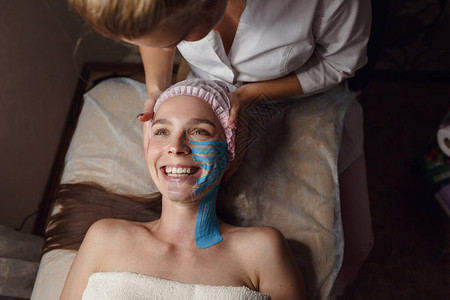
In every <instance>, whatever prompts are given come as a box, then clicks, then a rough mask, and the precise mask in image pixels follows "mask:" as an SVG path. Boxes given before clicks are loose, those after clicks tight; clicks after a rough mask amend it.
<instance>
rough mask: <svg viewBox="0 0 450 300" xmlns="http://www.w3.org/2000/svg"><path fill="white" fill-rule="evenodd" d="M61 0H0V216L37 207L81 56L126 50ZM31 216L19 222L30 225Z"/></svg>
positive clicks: (106, 56) (11, 220)
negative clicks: (88, 28)
mask: <svg viewBox="0 0 450 300" xmlns="http://www.w3.org/2000/svg"><path fill="white" fill-rule="evenodd" d="M83 30H84V29H83V22H82V21H80V20H79V18H77V16H75V15H74V13H73V12H72V11H70V10H69V9H68V7H67V4H66V1H64V0H47V1H46V0H14V1H10V0H0V34H1V35H0V36H1V38H0V223H2V224H5V225H8V226H11V227H18V226H19V225H20V222H21V220H22V219H23V218H24V217H25V216H27V215H28V214H30V213H32V212H33V211H35V210H37V207H38V204H39V202H40V200H41V197H42V195H43V192H44V188H45V184H46V182H47V179H48V176H49V172H50V169H51V166H52V163H53V159H54V157H55V153H56V148H57V146H58V142H59V139H60V135H61V132H62V129H63V126H64V121H65V118H66V115H67V112H68V108H69V105H70V102H71V100H72V95H73V93H74V90H75V86H76V83H77V80H78V79H77V73H76V70H75V69H76V67H75V65H76V64H77V65H78V67H80V68H81V65H82V63H83V62H84V61H120V59H121V58H122V57H123V56H124V55H125V54H126V53H127V52H128V51H129V49H127V48H124V47H122V46H120V45H119V44H117V43H115V42H109V41H107V40H106V39H104V38H100V37H99V36H98V35H97V34H91V35H90V36H89V37H88V38H87V39H85V40H84V41H83V42H82V44H81V48H80V51H79V53H78V58H77V59H76V63H75V62H74V60H73V59H72V51H73V48H74V45H75V43H76V40H77V38H78V36H79V34H80V33H81V32H82V31H83ZM33 225H34V219H31V220H29V221H28V222H27V225H26V227H25V229H24V231H26V232H31V230H32V227H33Z"/></svg>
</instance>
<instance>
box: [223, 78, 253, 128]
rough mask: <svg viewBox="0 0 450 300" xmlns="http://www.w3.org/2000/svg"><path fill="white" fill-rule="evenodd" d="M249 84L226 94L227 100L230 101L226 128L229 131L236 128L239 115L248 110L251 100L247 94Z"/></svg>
mask: <svg viewBox="0 0 450 300" xmlns="http://www.w3.org/2000/svg"><path fill="white" fill-rule="evenodd" d="M249 86H250V84H247V85H242V86H240V87H239V88H238V89H237V90H235V91H234V92H231V93H228V98H229V99H230V104H231V108H230V118H229V119H228V127H229V128H231V129H236V128H237V125H236V124H237V121H238V118H239V113H240V112H241V110H243V109H248V108H249V107H248V106H249V105H251V102H252V100H253V99H252V98H251V96H250V95H251V94H250V93H249V89H248V87H249Z"/></svg>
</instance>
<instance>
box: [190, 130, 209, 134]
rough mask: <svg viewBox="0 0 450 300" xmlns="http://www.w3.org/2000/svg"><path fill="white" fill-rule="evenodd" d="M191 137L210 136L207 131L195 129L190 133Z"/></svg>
mask: <svg viewBox="0 0 450 300" xmlns="http://www.w3.org/2000/svg"><path fill="white" fill-rule="evenodd" d="M192 134H193V135H210V134H209V132H208V131H206V130H204V129H196V130H194V131H193V133H192Z"/></svg>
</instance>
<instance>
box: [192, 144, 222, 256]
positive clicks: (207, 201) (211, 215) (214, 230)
mask: <svg viewBox="0 0 450 300" xmlns="http://www.w3.org/2000/svg"><path fill="white" fill-rule="evenodd" d="M189 143H191V144H192V145H195V146H203V147H202V148H196V147H192V149H191V151H192V153H194V156H193V159H194V161H201V162H203V164H201V165H200V168H202V169H204V170H206V171H208V174H207V175H205V176H202V177H201V178H199V179H197V182H196V183H197V185H198V188H197V189H195V191H194V193H195V194H196V195H198V194H199V193H201V192H202V191H203V190H204V189H205V188H207V187H209V186H212V185H214V183H216V184H215V186H213V188H212V189H211V190H210V191H208V192H207V193H206V194H205V195H204V196H203V197H202V198H201V200H200V205H199V207H198V211H197V220H196V224H195V242H196V244H197V247H199V248H200V249H205V248H208V247H211V246H213V245H215V244H217V243H220V242H221V241H222V240H223V239H222V236H221V235H220V229H219V221H218V219H217V214H216V201H217V194H218V191H219V186H220V184H219V182H218V180H220V178H221V175H222V174H223V173H224V172H225V169H226V166H227V163H228V151H227V143H226V142H223V141H206V142H196V141H189ZM210 154H214V155H212V156H209V155H210Z"/></svg>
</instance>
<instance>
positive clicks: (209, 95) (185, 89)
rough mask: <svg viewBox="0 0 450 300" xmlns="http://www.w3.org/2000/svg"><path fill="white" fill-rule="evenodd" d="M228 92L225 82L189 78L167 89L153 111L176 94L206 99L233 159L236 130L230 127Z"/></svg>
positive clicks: (229, 158)
mask: <svg viewBox="0 0 450 300" xmlns="http://www.w3.org/2000/svg"><path fill="white" fill-rule="evenodd" d="M227 93H228V88H227V86H226V85H225V84H224V83H223V82H220V81H212V80H205V79H201V78H192V79H187V80H184V81H181V82H178V83H176V84H174V85H172V86H171V87H169V88H168V89H167V90H165V91H164V92H163V93H162V94H161V95H160V96H159V98H158V99H157V100H156V103H155V107H154V108H153V111H154V113H155V114H156V111H157V110H158V108H159V106H160V105H161V104H162V103H163V102H164V101H166V100H167V99H170V98H172V97H175V96H181V95H187V96H194V97H197V98H199V99H201V100H204V101H205V102H206V103H208V104H209V105H210V106H211V108H212V110H213V111H214V113H215V114H216V117H217V119H218V120H219V122H220V125H222V128H223V132H224V133H225V137H226V139H227V144H228V160H229V161H232V160H234V156H235V141H234V140H235V131H234V130H232V129H230V128H229V127H228V119H229V118H230V107H231V105H230V99H228V96H227ZM152 121H153V119H151V120H150V121H149V122H148V124H149V125H148V126H149V135H151V128H152Z"/></svg>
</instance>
